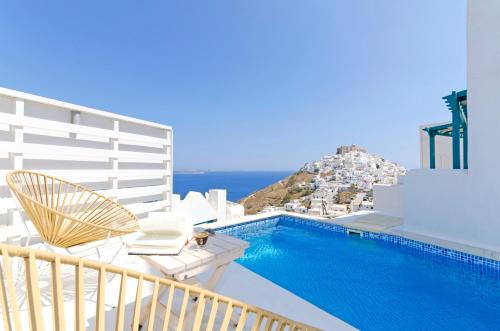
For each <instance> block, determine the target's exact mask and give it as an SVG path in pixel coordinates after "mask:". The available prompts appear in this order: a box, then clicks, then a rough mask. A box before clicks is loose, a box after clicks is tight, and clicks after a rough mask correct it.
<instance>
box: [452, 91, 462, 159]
mask: <svg viewBox="0 0 500 331" xmlns="http://www.w3.org/2000/svg"><path fill="white" fill-rule="evenodd" d="M452 98H453V100H450V101H451V102H450V106H451V125H452V129H451V132H452V134H451V139H452V148H453V169H460V123H461V119H460V105H459V103H458V98H457V92H455V91H453V92H452Z"/></svg>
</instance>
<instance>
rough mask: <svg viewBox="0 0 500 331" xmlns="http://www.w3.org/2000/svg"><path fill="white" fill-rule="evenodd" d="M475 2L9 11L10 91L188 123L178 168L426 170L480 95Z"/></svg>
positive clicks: (5, 11) (3, 64)
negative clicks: (452, 107) (348, 157)
mask: <svg viewBox="0 0 500 331" xmlns="http://www.w3.org/2000/svg"><path fill="white" fill-rule="evenodd" d="M465 15H466V10H465V0H440V1H435V0H425V1H424V0H408V1H400V0H364V1H363V0H356V1H349V0H342V1H340V0H338V1H334V0H324V1H314V0H309V1H291V0H282V1H270V0H254V1H234V0H227V1H217V0H215V1H146V2H144V1H119V2H118V1H116V2H114V3H113V2H112V1H81V2H78V3H77V2H72V3H71V4H70V3H69V2H67V1H36V2H35V1H33V2H28V1H9V2H5V3H3V4H2V10H1V11H0V86H3V87H8V88H13V89H17V90H22V91H25V92H30V93H35V94H40V95H43V96H47V97H52V98H56V99H61V100H64V101H69V102H73V103H78V104H83V105H86V106H90V107H95V108H98V109H102V110H107V111H111V112H117V113H121V114H125V115H130V116H134V117H139V118H143V119H147V120H151V121H155V122H160V123H164V124H168V125H171V126H173V128H174V134H175V145H174V147H175V151H174V152H175V154H174V164H175V168H176V169H177V170H181V169H182V170H186V169H212V170H290V169H297V168H298V167H300V166H301V165H302V164H303V163H305V162H307V161H310V160H313V159H317V158H319V157H321V156H322V155H324V154H328V153H332V152H334V151H335V148H336V147H337V146H338V145H341V144H350V143H356V144H359V145H362V146H364V147H366V148H368V150H369V151H370V152H373V153H376V154H380V155H382V156H384V157H386V158H388V159H391V160H394V161H397V162H399V163H402V164H403V165H405V166H407V167H409V168H413V167H418V164H419V145H418V125H420V124H423V123H428V122H435V121H442V120H448V119H450V114H449V113H448V112H447V110H446V108H445V107H444V104H443V102H442V100H441V97H442V96H443V95H446V94H447V93H449V91H451V90H453V89H455V90H459V89H463V88H465V87H466V85H465V84H466V80H465V72H466V68H465V66H466V49H465V41H466V36H465V32H466V19H465Z"/></svg>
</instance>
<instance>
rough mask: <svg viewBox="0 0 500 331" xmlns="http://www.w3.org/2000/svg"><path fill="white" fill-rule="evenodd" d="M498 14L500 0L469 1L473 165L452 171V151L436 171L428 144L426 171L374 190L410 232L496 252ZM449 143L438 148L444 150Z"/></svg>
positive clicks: (499, 246)
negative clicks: (430, 157)
mask: <svg viewBox="0 0 500 331" xmlns="http://www.w3.org/2000/svg"><path fill="white" fill-rule="evenodd" d="M499 17H500V1H497V0H482V1H469V2H468V9H467V108H468V124H467V126H468V149H467V150H468V169H463V168H464V167H463V160H461V169H451V167H450V159H449V158H450V156H449V154H448V156H446V155H443V157H442V159H443V162H441V164H440V163H439V161H438V160H436V169H428V161H427V160H426V159H425V156H424V155H423V154H426V153H427V151H426V150H425V146H423V148H422V150H423V152H422V155H423V156H422V169H415V170H411V171H409V172H408V173H407V175H406V176H405V178H404V181H403V183H402V184H399V186H398V185H396V186H386V187H381V186H377V185H376V187H375V189H374V202H375V209H377V210H379V211H381V212H384V213H387V214H394V215H397V216H402V217H403V221H404V226H403V229H404V230H405V231H409V232H414V233H419V234H423V235H428V236H433V237H438V238H442V239H445V240H451V241H456V242H461V243H463V244H469V245H472V246H478V247H482V248H487V249H492V250H497V251H498V250H500V239H499V238H500V237H499V235H500V216H499V208H498V207H497V206H498V203H499V201H500V185H499V184H500V179H499V176H498V169H499V165H500V135H499V134H498V132H499V130H500V93H499V91H500V43H499V42H498V41H499V40H500V20H499ZM446 143H447V142H444V143H443V144H444V145H441V147H440V146H439V145H437V146H436V149H438V148H443V149H442V150H443V151H445V150H446V146H445V144H446ZM422 144H423V145H425V144H426V142H425V141H423V142H422ZM462 147H463V146H462ZM449 148H450V149H448V151H450V152H451V147H449ZM450 152H441V153H450ZM437 153H439V151H437ZM447 158H448V159H447ZM389 199H392V201H389Z"/></svg>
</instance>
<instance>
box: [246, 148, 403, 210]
mask: <svg viewBox="0 0 500 331" xmlns="http://www.w3.org/2000/svg"><path fill="white" fill-rule="evenodd" d="M404 173H405V168H404V167H402V166H400V165H398V164H397V163H394V162H391V161H388V160H386V159H384V158H383V157H381V156H377V155H373V154H370V153H368V152H367V151H366V149H364V148H362V147H359V146H356V145H351V146H341V147H339V148H338V149H337V154H333V155H326V156H323V157H322V158H321V159H319V160H316V161H311V162H308V163H306V164H305V165H304V166H303V167H302V168H301V169H300V170H299V171H298V172H296V173H294V174H293V175H291V176H289V177H287V178H285V179H282V180H280V181H279V182H277V183H275V184H272V185H270V186H268V187H266V188H264V189H262V190H259V191H257V192H254V193H252V194H251V195H249V196H248V197H246V198H244V199H242V200H240V201H239V203H240V204H242V205H244V206H245V212H246V213H247V214H255V213H258V212H259V211H261V210H262V209H264V208H265V207H283V206H284V204H285V203H287V202H291V203H292V204H293V205H295V206H300V208H306V209H307V210H306V211H304V210H303V209H302V210H301V212H307V213H309V212H311V213H312V212H317V210H316V209H317V206H316V205H317V204H318V201H319V202H320V203H321V204H322V205H323V207H322V208H326V209H327V210H328V209H331V210H335V208H336V207H335V205H337V204H343V205H348V204H349V203H350V202H351V201H352V200H353V199H354V198H355V197H356V196H357V195H358V193H363V194H364V197H365V198H366V200H368V199H370V198H371V195H372V187H373V184H377V183H380V184H394V183H397V180H398V176H400V175H404ZM292 204H290V205H292ZM290 205H289V206H290ZM293 208H295V207H293ZM327 212H328V211H327Z"/></svg>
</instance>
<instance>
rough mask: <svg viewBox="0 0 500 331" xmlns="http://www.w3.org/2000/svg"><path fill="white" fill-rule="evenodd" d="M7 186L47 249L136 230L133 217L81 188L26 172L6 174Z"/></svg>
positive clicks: (53, 178) (99, 196)
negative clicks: (51, 246)
mask: <svg viewBox="0 0 500 331" xmlns="http://www.w3.org/2000/svg"><path fill="white" fill-rule="evenodd" d="M7 184H8V186H9V188H10V190H11V191H12V193H13V194H14V195H15V196H16V198H17V200H18V201H19V203H20V204H21V206H22V207H23V209H24V212H25V213H26V215H27V216H28V217H29V218H30V219H31V221H32V222H33V225H34V226H35V228H36V229H37V231H38V233H39V234H40V236H41V237H42V239H43V240H44V241H45V242H46V243H48V244H50V245H54V246H57V247H62V248H67V247H71V246H74V245H79V244H84V243H87V242H91V241H96V240H102V239H106V238H109V237H115V236H121V235H124V234H128V233H132V232H135V231H136V230H137V229H138V220H137V217H136V216H135V215H134V214H132V213H131V212H130V211H128V210H127V209H126V208H124V207H123V206H121V205H120V204H118V203H116V202H114V201H112V200H110V199H108V198H106V197H104V196H102V195H100V194H98V193H95V192H93V191H91V190H89V189H87V188H85V187H83V186H81V185H77V184H73V183H71V182H68V181H66V180H63V179H59V178H56V177H53V176H48V175H45V174H41V173H37V172H33V171H27V170H17V171H13V172H10V173H9V174H7Z"/></svg>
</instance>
